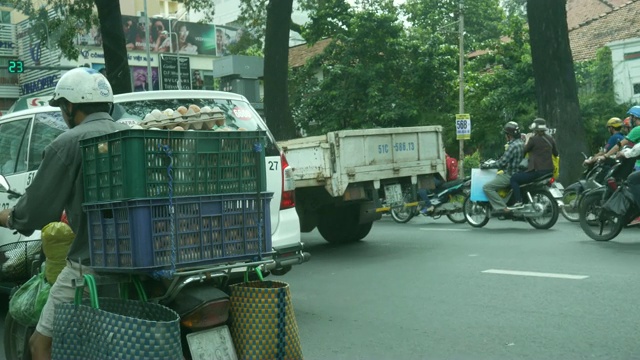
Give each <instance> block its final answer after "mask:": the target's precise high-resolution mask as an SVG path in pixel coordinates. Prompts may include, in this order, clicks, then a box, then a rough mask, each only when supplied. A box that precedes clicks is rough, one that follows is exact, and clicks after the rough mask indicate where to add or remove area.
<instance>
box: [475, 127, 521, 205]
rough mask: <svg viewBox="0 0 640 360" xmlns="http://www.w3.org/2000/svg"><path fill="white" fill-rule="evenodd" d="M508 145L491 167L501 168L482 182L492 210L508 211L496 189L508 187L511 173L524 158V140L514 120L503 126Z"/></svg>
mask: <svg viewBox="0 0 640 360" xmlns="http://www.w3.org/2000/svg"><path fill="white" fill-rule="evenodd" d="M502 130H503V132H504V135H505V137H506V138H507V142H508V144H509V146H508V147H507V150H506V151H505V152H504V154H503V155H502V156H501V157H500V159H498V161H496V163H495V165H493V166H492V167H495V168H498V169H502V170H503V172H502V173H501V174H498V175H497V176H496V177H495V178H494V179H493V180H491V181H489V182H488V183H486V184H484V186H483V187H482V189H483V190H484V192H485V194H486V195H487V198H488V199H489V202H490V203H491V206H492V207H493V210H494V211H505V212H508V211H510V210H509V209H508V208H507V204H506V203H505V202H504V199H503V198H502V197H501V196H500V195H499V194H498V190H500V189H503V188H506V187H509V184H510V179H511V175H513V174H515V173H516V172H518V171H519V167H520V162H521V161H522V159H523V158H524V141H522V138H521V136H520V126H518V123H516V122H514V121H509V122H508V123H506V124H505V125H504V127H503V129H502Z"/></svg>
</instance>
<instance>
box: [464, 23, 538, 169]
mask: <svg viewBox="0 0 640 360" xmlns="http://www.w3.org/2000/svg"><path fill="white" fill-rule="evenodd" d="M524 25H525V23H524V20H522V19H518V18H512V19H511V20H510V21H509V23H508V26H507V27H506V28H507V29H508V31H509V33H508V35H509V40H507V41H500V42H493V43H491V44H490V46H487V48H486V49H487V52H486V53H485V54H482V55H480V56H478V57H476V58H474V59H473V60H471V61H470V62H469V64H468V66H467V67H466V68H465V73H466V74H467V76H466V83H467V84H466V90H467V91H466V98H465V110H466V112H468V113H470V114H471V124H472V126H471V129H472V130H471V131H472V133H471V140H468V141H466V142H465V150H467V151H475V150H480V151H481V152H482V154H483V155H485V156H488V157H497V156H500V155H501V154H502V152H503V151H504V148H503V145H504V136H503V134H502V127H503V125H504V124H505V123H507V122H509V121H515V122H517V123H518V124H520V126H521V127H523V126H528V124H529V123H530V122H531V120H532V119H533V118H534V117H535V111H536V110H535V104H536V94H535V83H534V79H533V71H532V67H531V50H530V48H529V41H528V32H527V30H526V29H525V27H524Z"/></svg>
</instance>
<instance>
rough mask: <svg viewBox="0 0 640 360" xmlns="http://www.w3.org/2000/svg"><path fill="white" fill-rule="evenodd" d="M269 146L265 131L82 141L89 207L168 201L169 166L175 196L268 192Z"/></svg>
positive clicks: (133, 133) (138, 134) (136, 133)
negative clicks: (105, 203)
mask: <svg viewBox="0 0 640 360" xmlns="http://www.w3.org/2000/svg"><path fill="white" fill-rule="evenodd" d="M265 142H266V132H265V131H171V130H138V129H132V130H124V131H118V132H115V133H111V134H107V135H102V136H99V137H94V138H90V139H85V140H82V141H81V144H80V145H81V146H82V161H83V164H82V171H83V176H84V197H85V203H94V202H103V201H116V200H126V199H133V198H138V199H139V198H158V197H167V196H169V180H170V178H169V174H168V169H169V165H170V164H171V168H172V185H173V196H187V195H211V194H230V193H246V192H257V191H258V190H259V191H261V192H262V191H266V169H265V158H264V156H265V155H264V147H265ZM257 144H259V146H257ZM256 150H258V151H256ZM169 151H170V153H171V154H170V155H169ZM258 186H259V189H258Z"/></svg>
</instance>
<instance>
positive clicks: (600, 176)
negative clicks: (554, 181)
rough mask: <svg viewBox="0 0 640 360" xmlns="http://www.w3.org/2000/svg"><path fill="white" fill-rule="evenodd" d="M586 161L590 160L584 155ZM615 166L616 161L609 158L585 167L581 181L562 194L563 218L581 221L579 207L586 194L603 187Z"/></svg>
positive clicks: (561, 210)
mask: <svg viewBox="0 0 640 360" xmlns="http://www.w3.org/2000/svg"><path fill="white" fill-rule="evenodd" d="M582 155H583V156H584V158H585V160H586V159H587V158H588V157H587V155H586V154H585V153H582ZM613 164H615V160H613V159H610V158H607V159H605V160H603V161H597V162H594V163H592V164H589V165H585V169H584V171H583V173H582V177H581V178H580V180H578V181H576V182H574V183H573V184H571V185H569V186H567V187H566V188H565V189H564V191H563V194H562V202H563V204H564V206H562V207H561V208H560V213H561V214H562V216H563V217H564V218H565V219H567V220H569V221H571V222H578V221H580V213H579V206H578V204H579V203H580V200H581V199H582V197H583V196H584V194H585V192H586V191H588V190H592V189H597V188H599V187H601V186H602V185H601V184H602V183H603V181H604V179H605V176H606V174H607V172H608V170H609V169H610V168H611V166H613Z"/></svg>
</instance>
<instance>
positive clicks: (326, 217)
mask: <svg viewBox="0 0 640 360" xmlns="http://www.w3.org/2000/svg"><path fill="white" fill-rule="evenodd" d="M359 211H360V209H359V207H358V206H333V205H327V206H325V207H324V208H323V209H322V211H321V212H320V214H318V231H319V232H320V235H322V237H323V238H324V239H325V240H326V241H327V242H329V243H331V244H343V243H348V242H354V241H358V240H360V239H362V238H364V237H365V236H367V234H368V233H369V231H370V230H371V225H372V224H369V225H368V226H367V224H361V225H360V224H358V216H359Z"/></svg>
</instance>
